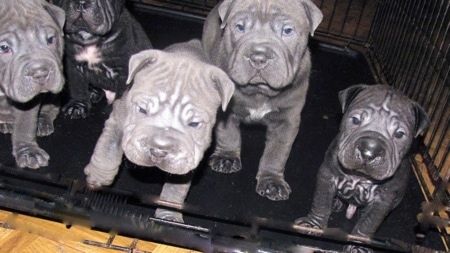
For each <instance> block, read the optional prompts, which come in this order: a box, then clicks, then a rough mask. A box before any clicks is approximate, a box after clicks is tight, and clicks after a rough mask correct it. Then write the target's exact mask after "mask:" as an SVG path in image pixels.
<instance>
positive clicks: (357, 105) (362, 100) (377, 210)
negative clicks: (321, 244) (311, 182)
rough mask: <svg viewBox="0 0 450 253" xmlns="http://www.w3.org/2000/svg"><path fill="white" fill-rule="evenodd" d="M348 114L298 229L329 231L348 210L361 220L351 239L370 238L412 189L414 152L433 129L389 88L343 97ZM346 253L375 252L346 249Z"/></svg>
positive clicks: (359, 89) (361, 89) (352, 91)
mask: <svg viewBox="0 0 450 253" xmlns="http://www.w3.org/2000/svg"><path fill="white" fill-rule="evenodd" d="M339 100H340V102H341V105H342V109H343V111H344V112H345V113H344V116H343V120H342V123H341V127H340V132H339V134H338V135H337V136H336V138H335V139H334V140H333V142H332V143H331V145H330V147H329V148H328V150H327V152H326V154H325V159H324V162H323V163H322V165H321V167H320V169H319V172H318V175H317V182H316V189H315V193H314V198H313V204H312V208H311V210H310V212H309V214H308V215H307V216H306V217H303V218H299V219H297V220H296V221H295V222H296V223H297V224H298V225H303V226H308V227H315V228H326V227H327V223H328V219H329V217H330V215H331V212H332V211H340V210H341V209H343V207H344V203H347V204H348V208H347V213H346V216H347V218H349V219H351V218H352V217H353V215H354V213H355V211H356V209H357V208H358V207H362V208H363V213H362V215H360V216H359V219H358V222H357V223H356V225H355V227H354V228H353V231H352V233H353V234H356V235H361V236H367V237H371V236H373V235H374V234H375V232H376V230H377V229H378V227H379V226H380V224H381V223H382V222H383V220H384V218H385V217H386V216H387V215H388V214H389V212H390V211H391V210H392V209H394V208H395V207H397V206H398V204H399V203H400V201H401V200H402V199H403V196H404V193H405V191H406V190H407V187H408V177H409V171H410V169H411V168H410V161H409V159H410V156H409V154H410V147H411V143H412V141H413V139H414V138H415V137H417V135H419V134H420V133H421V132H423V131H424V130H425V129H426V128H427V127H428V125H429V120H428V117H427V115H426V113H425V111H424V110H423V109H422V108H421V107H420V106H419V105H418V104H416V103H415V102H413V101H411V100H410V99H408V98H407V97H405V96H404V95H403V94H401V92H399V91H397V90H395V89H393V88H392V87H389V86H387V85H371V86H368V85H356V86H352V87H350V88H348V89H346V90H343V91H341V92H340V93H339ZM344 251H345V252H354V253H356V252H372V250H371V249H369V248H365V247H361V246H353V245H348V246H346V247H345V248H344Z"/></svg>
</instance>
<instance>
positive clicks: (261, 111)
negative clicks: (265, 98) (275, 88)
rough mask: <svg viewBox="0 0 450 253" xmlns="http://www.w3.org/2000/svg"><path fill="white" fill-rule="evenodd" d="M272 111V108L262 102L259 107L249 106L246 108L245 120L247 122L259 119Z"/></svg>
mask: <svg viewBox="0 0 450 253" xmlns="http://www.w3.org/2000/svg"><path fill="white" fill-rule="evenodd" d="M272 111H273V109H272V108H271V107H270V106H269V105H267V104H263V105H262V106H259V107H249V108H248V109H247V116H246V117H245V120H246V121H249V122H253V121H259V120H261V119H263V118H264V117H265V116H266V115H267V114H269V113H270V112H272Z"/></svg>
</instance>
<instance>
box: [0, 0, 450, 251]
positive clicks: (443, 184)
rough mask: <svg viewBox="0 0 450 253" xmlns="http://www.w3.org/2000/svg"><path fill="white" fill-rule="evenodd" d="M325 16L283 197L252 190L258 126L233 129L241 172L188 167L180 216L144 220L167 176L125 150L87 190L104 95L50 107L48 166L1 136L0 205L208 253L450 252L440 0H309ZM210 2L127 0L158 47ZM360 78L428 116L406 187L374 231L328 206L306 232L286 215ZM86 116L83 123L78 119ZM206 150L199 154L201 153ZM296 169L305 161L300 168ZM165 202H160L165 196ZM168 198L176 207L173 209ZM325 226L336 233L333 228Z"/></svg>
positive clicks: (186, 33) (310, 179) (308, 190)
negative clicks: (326, 220)
mask: <svg viewBox="0 0 450 253" xmlns="http://www.w3.org/2000/svg"><path fill="white" fill-rule="evenodd" d="M314 2H315V3H316V4H317V6H319V7H320V9H321V10H322V12H323V14H324V19H323V22H322V23H321V25H320V26H319V28H318V30H317V31H316V32H315V34H314V37H313V38H312V40H311V42H310V48H311V51H312V60H313V70H312V74H311V87H310V91H309V93H308V98H307V102H306V105H305V108H304V111H303V112H302V126H301V129H300V133H299V136H298V137H297V139H296V142H295V143H294V146H293V149H292V151H291V157H290V158H289V160H288V163H287V165H286V173H287V174H286V178H287V179H288V182H289V183H290V184H291V187H292V189H293V193H292V194H291V196H290V199H289V200H287V201H282V202H272V201H269V200H266V199H264V198H262V197H259V196H257V194H256V193H255V191H254V187H255V186H256V180H255V179H254V177H255V175H256V169H257V164H258V161H259V158H260V156H261V153H262V147H263V146H264V140H263V138H264V129H260V128H258V127H254V126H245V127H243V129H242V136H243V147H242V157H243V159H242V163H243V167H244V168H243V171H242V172H239V173H237V174H236V175H222V174H219V173H215V172H211V171H210V170H209V169H208V168H207V166H206V163H205V162H203V163H202V164H201V165H200V166H199V169H197V171H196V172H195V173H196V177H195V179H194V182H193V185H192V188H191V191H190V193H189V196H188V199H187V201H186V204H185V205H184V206H183V207H182V211H183V213H184V215H185V221H186V223H185V224H177V223H173V222H170V221H163V220H159V219H155V218H153V212H154V210H155V208H156V207H158V206H161V203H160V202H158V201H157V196H158V195H159V191H160V189H161V184H162V182H163V181H164V178H165V177H166V176H167V175H165V174H163V173H162V172H158V170H157V169H154V170H152V171H151V172H149V170H147V169H143V168H137V166H135V165H133V164H130V163H129V162H128V161H126V159H124V162H123V165H122V166H121V172H120V175H119V176H118V178H117V180H116V182H115V183H114V185H113V186H112V187H110V188H105V189H102V190H100V191H90V190H88V189H87V188H86V187H85V185H84V181H83V180H84V175H83V172H82V170H83V168H84V166H85V165H86V164H87V162H88V161H89V158H90V155H91V154H92V151H93V148H94V146H95V143H96V140H97V137H98V136H99V134H100V133H101V130H102V128H103V122H104V120H105V119H106V118H107V113H105V112H104V110H103V109H104V107H106V105H99V106H96V108H94V112H93V115H91V116H90V117H88V118H86V119H83V120H68V119H64V117H62V116H59V117H58V119H57V121H56V122H55V128H56V130H55V133H54V134H53V135H52V136H50V137H44V138H40V139H39V142H40V145H42V146H43V148H44V149H45V150H47V151H48V153H49V154H50V156H51V160H50V165H49V167H48V168H42V169H40V170H38V171H32V170H28V169H19V168H17V167H16V166H15V165H14V160H13V158H12V155H11V147H10V136H9V135H1V136H0V138H1V139H2V143H3V145H2V147H1V148H0V155H1V156H0V157H2V159H3V160H2V162H1V166H0V205H1V206H2V207H3V208H8V209H11V210H14V211H20V212H25V213H31V214H34V215H38V216H41V217H44V218H49V219H55V220H59V221H63V222H64V223H66V224H74V223H82V224H88V225H89V226H92V227H93V228H97V229H101V230H106V231H109V230H114V231H117V232H119V233H121V234H125V235H130V236H133V237H137V238H142V239H149V240H155V241H159V242H164V243H169V244H174V245H179V246H183V247H188V248H192V249H197V250H201V251H205V252H338V251H339V250H340V249H342V245H343V244H346V243H362V244H363V245H367V246H368V247H373V248H374V249H375V250H376V252H435V251H433V250H436V251H441V252H444V251H445V252H448V251H449V245H450V236H449V233H450V227H449V225H448V223H449V217H448V215H449V212H450V199H449V198H450V196H449V194H450V193H449V191H450V187H449V183H448V180H449V178H450V157H449V152H450V130H449V124H450V101H449V100H450V90H449V88H450V87H449V85H450V84H449V81H448V75H449V61H450V56H449V47H450V43H449V41H450V37H449V36H448V33H449V26H450V13H449V12H450V1H449V0H396V1H392V0H314ZM216 3H217V1H215V0H203V1H202V0H130V1H128V6H127V7H128V8H129V9H130V10H131V12H132V13H133V14H134V15H135V17H136V19H137V20H138V21H139V22H141V24H142V25H143V28H144V30H145V31H146V32H147V33H148V34H149V36H150V39H151V40H152V43H153V45H154V47H155V48H164V47H165V46H167V45H170V44H172V43H175V42H181V41H185V40H187V39H190V38H193V37H198V38H199V37H200V36H201V31H202V30H201V29H202V23H203V20H204V18H205V17H206V15H207V13H208V12H209V11H210V10H211V9H212V8H213V6H214V5H215V4H216ZM357 83H387V84H390V85H392V86H394V87H396V88H398V89H400V90H402V91H403V92H404V93H405V94H407V95H408V96H409V97H410V98H412V99H414V100H416V101H417V102H419V103H420V104H421V105H422V106H423V107H424V108H425V109H426V111H427V112H428V114H429V117H430V119H431V125H430V127H429V129H428V130H427V131H426V132H425V133H424V134H423V135H421V136H420V138H419V140H418V142H417V144H416V145H415V147H414V148H415V149H416V150H417V151H418V153H417V155H415V156H414V158H413V159H412V161H411V162H412V164H413V169H414V175H415V177H414V176H412V177H411V179H410V192H409V193H407V194H406V196H405V198H404V200H403V201H402V203H401V204H400V206H399V207H398V208H397V209H396V210H394V211H393V212H392V213H391V215H389V217H387V219H386V221H385V222H384V223H383V225H382V226H381V227H380V230H379V231H378V233H377V235H376V237H375V238H361V237H355V236H352V235H349V234H347V233H346V232H345V231H349V230H351V226H352V225H353V224H354V221H345V218H343V215H341V216H339V215H338V216H333V218H332V219H331V220H330V224H329V226H330V227H333V226H336V227H342V229H341V230H331V232H330V231H328V232H329V233H325V234H323V235H322V236H310V235H307V233H308V232H309V231H308V230H307V229H302V228H299V227H296V226H294V225H293V221H294V219H295V218H298V217H301V216H304V215H306V213H307V211H308V210H309V205H310V203H311V201H312V192H313V188H314V179H315V174H316V170H317V169H318V167H319V166H320V163H321V162H322V159H323V155H324V152H325V150H326V148H327V146H328V144H329V143H330V142H331V140H332V138H333V137H334V135H335V134H336V133H337V131H338V126H339V121H340V117H341V113H340V107H339V103H338V100H337V92H338V91H339V90H341V89H344V88H346V87H348V86H350V85H352V84H357ZM86 126H89V127H86ZM209 154H210V151H208V152H207V154H205V160H206V159H207V158H208V156H209ZM299 167H301V169H302V170H297V169H298V168H299ZM163 206H164V205H163ZM169 208H176V207H171V206H169ZM333 231H334V233H333Z"/></svg>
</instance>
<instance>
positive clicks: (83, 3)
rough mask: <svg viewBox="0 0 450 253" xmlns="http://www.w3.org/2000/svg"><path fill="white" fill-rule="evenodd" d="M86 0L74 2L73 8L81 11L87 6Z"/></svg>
mask: <svg viewBox="0 0 450 253" xmlns="http://www.w3.org/2000/svg"><path fill="white" fill-rule="evenodd" d="M88 4H89V3H88V1H87V0H78V1H76V3H75V10H76V11H78V12H83V11H84V10H86V9H87V8H88Z"/></svg>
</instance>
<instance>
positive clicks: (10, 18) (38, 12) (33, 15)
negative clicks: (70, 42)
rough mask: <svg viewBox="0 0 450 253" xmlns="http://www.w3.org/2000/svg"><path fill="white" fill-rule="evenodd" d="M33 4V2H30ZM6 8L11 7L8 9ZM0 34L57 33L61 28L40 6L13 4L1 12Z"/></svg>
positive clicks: (3, 8)
mask: <svg viewBox="0 0 450 253" xmlns="http://www.w3.org/2000/svg"><path fill="white" fill-rule="evenodd" d="M30 2H31V1H30ZM6 7H9V8H8V9H7V8H6ZM0 21H1V22H0V32H1V33H6V32H13V33H17V31H32V32H35V31H39V30H44V31H45V30H52V31H57V30H59V27H58V26H57V25H56V23H55V21H54V20H53V19H52V17H51V16H50V14H49V13H48V12H47V11H45V10H44V9H43V6H41V5H38V4H31V3H30V5H27V4H24V5H23V6H22V5H21V4H13V5H12V6H4V7H2V8H1V10H0Z"/></svg>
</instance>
